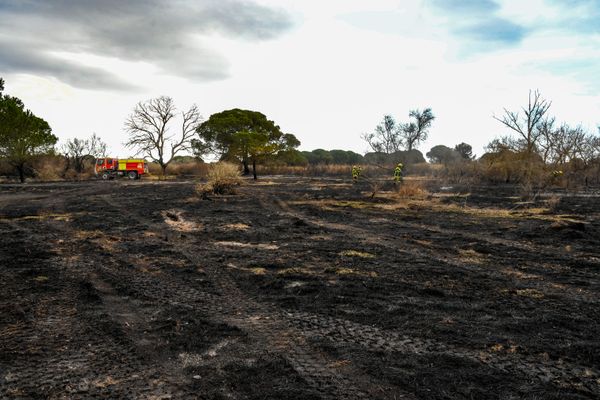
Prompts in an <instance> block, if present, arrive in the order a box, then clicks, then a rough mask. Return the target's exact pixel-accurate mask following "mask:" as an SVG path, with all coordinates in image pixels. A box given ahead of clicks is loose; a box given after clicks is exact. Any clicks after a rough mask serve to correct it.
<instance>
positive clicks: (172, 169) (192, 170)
mask: <svg viewBox="0 0 600 400" xmlns="http://www.w3.org/2000/svg"><path fill="white" fill-rule="evenodd" d="M208 169H209V168H208V164H206V163H204V162H200V161H189V162H181V163H171V164H169V167H168V168H167V173H168V174H169V175H175V176H178V177H184V176H189V177H200V178H204V177H205V176H207V174H208Z"/></svg>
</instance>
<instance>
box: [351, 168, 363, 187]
mask: <svg viewBox="0 0 600 400" xmlns="http://www.w3.org/2000/svg"><path fill="white" fill-rule="evenodd" d="M361 171H362V168H361V167H359V166H356V165H353V166H352V180H353V181H354V183H356V182H357V181H358V177H359V176H360V172H361Z"/></svg>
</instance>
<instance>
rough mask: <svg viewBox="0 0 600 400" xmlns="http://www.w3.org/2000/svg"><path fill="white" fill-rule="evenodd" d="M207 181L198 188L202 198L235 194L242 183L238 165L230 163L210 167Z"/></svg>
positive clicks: (219, 163) (197, 190)
mask: <svg viewBox="0 0 600 400" xmlns="http://www.w3.org/2000/svg"><path fill="white" fill-rule="evenodd" d="M207 179H208V181H207V182H206V183H204V184H199V185H197V186H196V192H197V193H198V194H200V195H201V196H202V197H207V196H208V195H209V194H233V193H235V188H236V187H237V186H239V185H240V184H241V183H242V178H241V176H240V169H239V167H238V165H236V164H231V163H228V162H218V163H216V164H212V165H210V167H209V168H208V173H207Z"/></svg>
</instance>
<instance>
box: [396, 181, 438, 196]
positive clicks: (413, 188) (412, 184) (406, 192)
mask: <svg viewBox="0 0 600 400" xmlns="http://www.w3.org/2000/svg"><path fill="white" fill-rule="evenodd" d="M429 194H430V193H429V191H428V190H427V189H426V188H425V186H424V184H423V182H420V181H414V180H405V181H404V182H402V183H399V184H398V185H397V186H396V195H397V196H398V197H399V198H402V199H423V198H426V197H427V196H429Z"/></svg>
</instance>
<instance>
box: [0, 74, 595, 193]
mask: <svg viewBox="0 0 600 400" xmlns="http://www.w3.org/2000/svg"><path fill="white" fill-rule="evenodd" d="M551 105H552V103H551V102H550V101H548V100H546V99H544V98H543V97H542V96H541V94H540V93H539V91H530V93H529V98H528V102H527V104H526V105H525V106H524V107H522V108H521V109H520V110H518V111H510V110H507V109H504V112H503V114H502V115H501V116H499V117H498V116H494V118H495V119H496V120H497V121H499V123H501V124H502V125H503V126H504V127H505V128H507V129H508V131H509V134H507V135H505V136H501V137H499V138H496V139H494V140H492V141H491V142H490V143H489V144H488V146H487V147H486V153H485V154H484V155H483V156H481V157H480V158H479V159H476V156H475V155H474V154H473V149H472V147H471V146H470V145H469V144H467V143H459V144H457V145H456V146H454V147H453V148H452V147H448V146H445V145H437V146H434V147H432V148H431V149H430V151H429V152H427V153H426V157H427V158H428V159H429V162H430V163H438V164H445V165H449V164H455V163H465V162H466V163H468V162H475V161H477V162H479V163H482V162H483V163H486V164H487V165H488V166H489V167H490V168H492V167H494V168H498V167H499V166H502V165H505V164H506V165H509V166H510V168H508V167H507V168H505V169H507V170H510V171H514V170H517V169H519V170H520V171H521V172H520V173H519V174H515V173H514V172H508V175H510V176H511V177H514V176H516V175H519V179H522V180H534V179H537V178H538V177H539V176H536V175H535V173H536V171H538V172H539V171H540V170H542V173H545V172H543V171H544V170H547V169H555V170H559V169H561V168H562V169H566V168H568V169H569V170H571V171H577V170H579V171H580V170H583V169H586V168H589V167H590V166H593V165H597V164H598V163H599V162H600V137H599V136H598V134H597V133H596V132H593V133H590V132H586V131H585V130H584V129H583V128H582V127H581V126H571V125H569V124H567V123H564V122H561V123H559V122H557V119H556V118H555V117H554V116H551V115H550V113H549V110H550V108H551ZM434 121H435V115H434V114H433V111H432V109H431V108H425V109H423V110H422V111H421V110H419V109H415V110H411V111H409V113H408V120H407V121H406V122H402V121H397V120H396V119H395V118H394V117H393V116H392V115H389V114H387V115H384V116H383V118H382V120H381V121H380V123H379V124H377V125H376V126H375V129H374V130H373V131H372V132H369V133H364V134H363V135H361V137H362V138H363V140H364V141H365V142H366V143H367V145H368V146H369V148H370V150H371V151H369V152H367V153H366V154H364V155H361V154H358V153H356V152H353V151H348V150H341V149H335V150H324V149H316V150H313V151H299V150H298V147H299V146H300V141H299V140H298V138H296V136H295V135H293V134H291V133H286V132H283V131H282V129H281V128H280V127H279V126H278V125H277V124H276V123H275V122H274V121H272V120H270V119H268V118H267V117H266V116H265V115H264V114H262V113H260V112H258V111H251V110H242V109H237V108H236V109H231V110H225V111H222V112H219V113H215V114H213V115H211V116H210V117H209V118H208V119H207V120H204V119H203V117H202V115H201V114H200V111H199V109H198V107H197V106H196V105H192V106H191V107H190V108H189V109H187V110H178V109H177V108H176V106H175V104H174V101H173V99H172V98H171V97H168V96H161V97H157V98H154V99H150V100H146V101H142V102H139V103H138V104H136V105H135V107H134V108H133V111H132V112H131V114H130V115H129V117H128V118H127V119H126V121H125V124H124V129H125V131H126V132H127V140H126V146H127V147H128V148H129V149H131V150H132V151H134V152H135V153H136V154H137V155H141V156H144V157H146V158H147V159H149V160H150V161H152V162H154V163H156V164H158V165H159V166H160V168H161V171H162V173H163V175H164V174H165V173H166V171H167V168H168V166H169V165H170V164H171V163H172V162H173V161H174V160H177V159H178V158H182V157H184V156H185V155H188V154H193V157H195V159H196V160H203V159H208V158H210V159H218V160H223V161H231V162H236V163H239V164H240V165H241V167H242V170H243V173H244V174H250V173H252V175H253V177H254V178H255V179H256V177H257V168H258V167H257V166H258V165H259V164H261V163H280V164H286V165H299V166H305V165H317V164H325V165H344V164H396V163H398V162H402V163H404V164H416V163H424V162H425V157H424V156H423V153H421V152H420V151H419V150H418V147H419V146H420V145H421V144H422V143H423V142H424V141H425V140H427V137H428V134H429V130H430V129H431V127H432V124H433V122H434ZM57 141H58V138H57V137H56V136H55V135H54V134H53V133H52V129H51V128H50V126H49V124H48V123H47V122H46V121H45V120H43V119H42V118H39V117H37V116H36V115H34V114H33V113H32V112H31V111H30V110H28V109H26V108H25V105H24V104H23V102H22V101H21V100H20V99H18V98H16V97H14V96H10V95H7V94H4V80H3V79H2V78H0V161H1V162H3V163H5V164H6V163H8V165H10V166H12V167H13V168H14V169H15V171H16V172H17V174H18V176H19V179H20V180H21V182H23V181H24V180H25V176H26V175H27V172H28V163H29V162H30V160H31V159H32V158H35V157H36V156H40V155H44V154H50V155H59V156H61V157H63V158H64V160H65V162H64V169H65V170H72V171H74V172H75V173H82V172H83V171H84V170H85V169H86V166H87V165H88V164H90V162H91V161H93V160H94V159H95V158H97V157H103V156H106V151H107V145H106V143H104V142H103V141H102V140H101V139H100V137H99V136H98V135H96V134H92V135H91V136H90V137H88V138H83V139H82V138H74V139H69V140H67V141H66V142H65V143H64V144H63V145H62V146H61V147H60V148H59V149H56V147H55V145H56V143H57ZM517 166H518V168H517ZM561 171H562V170H561ZM599 171H600V167H599ZM599 174H600V172H599ZM538 175H539V174H538ZM507 180H510V179H508V178H507Z"/></svg>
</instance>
